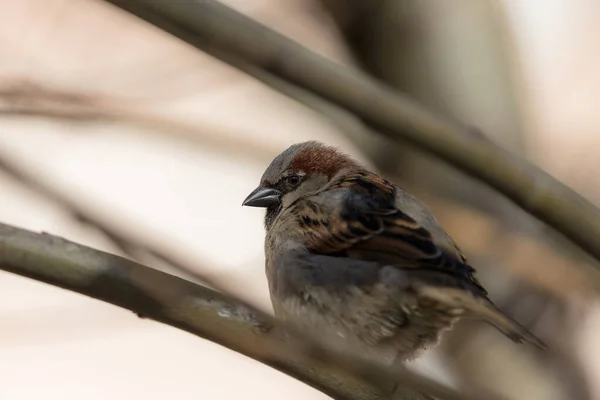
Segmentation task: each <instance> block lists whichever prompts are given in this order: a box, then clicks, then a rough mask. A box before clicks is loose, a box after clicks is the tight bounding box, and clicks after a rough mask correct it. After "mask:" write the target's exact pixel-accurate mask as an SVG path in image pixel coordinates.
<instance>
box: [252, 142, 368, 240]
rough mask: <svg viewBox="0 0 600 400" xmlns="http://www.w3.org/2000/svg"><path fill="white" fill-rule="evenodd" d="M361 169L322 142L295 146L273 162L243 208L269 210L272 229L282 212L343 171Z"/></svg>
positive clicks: (351, 160) (268, 218)
mask: <svg viewBox="0 0 600 400" xmlns="http://www.w3.org/2000/svg"><path fill="white" fill-rule="evenodd" d="M358 166H359V165H358V164H357V163H356V162H355V161H354V160H353V159H352V158H350V157H349V156H348V155H346V154H344V153H342V152H341V151H339V150H338V149H336V148H335V147H331V146H327V145H325V144H323V143H321V142H317V141H309V142H303V143H297V144H294V145H292V146H290V147H289V148H287V149H286V150H284V151H283V152H282V153H281V154H279V155H278V156H277V157H275V159H273V161H272V162H271V164H270V165H269V166H268V167H267V169H266V171H265V172H264V174H263V176H262V178H261V180H260V184H259V185H258V187H257V188H256V189H254V190H253V191H252V193H250V194H249V195H248V197H246V199H245V200H244V202H243V205H244V206H250V207H264V208H266V209H267V213H266V216H265V226H266V227H267V229H268V228H269V227H270V226H271V225H272V223H273V222H274V221H275V219H276V218H277V216H278V215H279V213H280V212H281V211H282V210H284V209H286V208H287V207H288V206H290V205H291V204H293V203H294V202H296V201H297V200H299V199H301V198H303V197H306V196H309V195H311V194H314V193H315V192H318V191H319V190H320V189H323V188H324V187H325V186H326V185H327V184H328V183H329V182H330V181H331V179H332V178H333V177H334V176H336V175H337V174H339V173H340V172H342V171H344V170H346V169H351V168H355V167H358Z"/></svg>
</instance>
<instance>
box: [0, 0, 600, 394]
mask: <svg viewBox="0 0 600 400" xmlns="http://www.w3.org/2000/svg"><path fill="white" fill-rule="evenodd" d="M224 3H225V4H227V5H228V6H230V7H232V8H234V9H236V10H237V11H239V12H241V13H244V14H246V15H248V16H250V17H252V18H254V19H255V20H257V21H259V22H261V23H263V24H265V25H267V26H269V27H271V28H273V29H275V30H276V31H278V32H280V33H282V34H285V35H287V36H289V37H291V38H293V39H295V40H297V41H298V42H300V43H302V44H304V45H305V46H307V47H309V48H310V49H312V50H314V51H316V52H319V53H321V54H323V55H325V56H327V57H329V58H331V59H333V60H335V61H337V62H339V63H342V64H346V65H349V66H352V67H355V68H361V69H363V70H365V71H368V72H369V73H371V74H373V75H374V76H376V77H378V78H379V79H381V80H383V81H385V82H387V83H388V84H389V85H392V86H394V87H396V88H397V89H399V90H401V91H403V92H405V93H407V94H409V95H410V96H412V97H413V98H415V99H417V100H418V101H420V102H421V103H423V104H425V105H427V106H428V107H429V108H431V109H433V110H435V111H437V112H438V113H440V114H444V115H447V116H451V117H453V118H457V119H459V120H461V121H462V122H464V123H466V124H469V125H472V126H476V127H478V128H480V129H481V130H483V131H484V132H485V133H486V134H487V135H488V136H490V138H491V140H493V141H494V142H496V143H498V144H500V145H502V146H505V147H507V148H509V149H510V150H511V151H513V152H515V153H518V154H520V155H521V156H523V157H526V158H528V159H529V160H531V161H532V162H535V163H536V164H538V165H539V166H540V167H542V168H543V169H545V170H546V171H548V172H549V173H551V174H552V175H554V176H555V177H557V178H559V179H560V180H562V181H563V182H565V183H566V184H568V185H569V186H571V187H572V188H573V189H575V190H576V191H578V192H579V193H581V194H583V195H584V196H586V197H587V198H589V199H590V200H592V201H593V202H595V203H596V204H597V205H600V182H599V181H598V179H597V174H598V171H599V168H600V158H599V157H598V156H597V154H598V151H599V150H600V135H599V134H598V132H599V130H600V113H599V112H598V104H600V73H598V71H600V51H598V50H599V49H600V24H599V22H600V2H597V1H595V0H569V1H567V0H545V1H543V2H541V1H537V2H534V1H529V2H524V1H517V0H455V1H443V0H371V1H364V0H286V1H281V0H227V1H224ZM0 60H2V62H1V63H0V159H3V160H7V161H10V163H12V164H14V165H18V166H19V167H20V168H22V169H24V170H27V171H29V172H30V173H32V174H34V175H35V176H37V177H38V179H39V180H41V181H43V182H45V183H47V184H48V185H51V186H52V187H53V188H54V189H55V190H57V191H60V192H61V193H63V194H64V195H65V196H68V197H69V199H71V200H72V201H73V202H76V203H77V204H79V205H80V206H81V207H83V208H85V209H86V210H88V211H89V213H90V214H93V215H95V216H97V217H98V218H102V219H103V220H104V221H106V224H108V225H110V226H111V227H112V228H113V229H114V230H115V231H118V232H122V233H123V234H124V235H127V236H129V237H134V238H139V239H140V240H143V241H145V242H147V243H150V244H152V245H153V246H154V247H155V248H158V249H160V250H161V251H163V252H165V253H168V254H173V255H176V256H177V257H178V259H180V260H182V262H184V263H185V264H186V265H189V266H193V267H194V268H196V269H197V270H198V271H199V272H202V274H204V275H208V276H210V277H212V278H214V279H217V280H219V281H220V282H221V283H224V284H225V286H227V288H228V289H230V290H231V291H233V292H236V293H239V295H240V296H241V297H243V298H244V299H245V300H247V301H249V302H251V303H252V304H254V305H256V306H257V307H260V308H262V309H264V310H267V311H268V312H270V310H271V308H270V304H269V300H268V292H267V286H266V280H265V276H264V270H263V268H264V266H263V262H264V260H263V253H262V252H263V247H262V246H263V236H264V232H263V225H262V218H263V215H262V211H261V210H257V209H249V208H242V207H241V202H242V200H243V199H244V198H245V196H246V195H247V194H248V193H249V192H250V191H251V190H252V189H253V188H254V187H255V186H256V184H257V183H258V181H259V178H260V175H261V174H262V172H263V170H264V169H265V167H266V166H267V164H268V163H269V162H270V160H271V159H272V158H273V157H274V156H275V155H276V154H278V153H279V152H280V151H281V150H283V149H284V148H285V147H287V146H288V145H290V144H292V143H295V142H299V141H304V140H309V139H318V140H321V141H325V142H327V143H330V144H335V145H338V146H340V147H342V148H343V149H344V150H345V151H347V152H349V153H351V154H352V155H354V156H355V157H357V158H359V159H360V160H361V161H363V162H364V163H365V164H367V165H369V166H371V167H373V168H376V169H377V170H378V171H380V172H381V173H383V174H385V175H386V177H388V178H390V179H392V180H394V181H395V182H396V183H398V184H399V185H401V186H404V187H406V188H407V189H409V190H411V191H412V192H414V193H415V194H417V195H418V196H420V197H421V198H422V199H423V200H425V201H426V202H427V204H428V205H430V207H431V208H432V210H433V211H434V213H435V214H436V216H438V218H439V219H440V221H441V222H442V224H443V225H444V227H445V228H446V229H447V230H448V231H449V232H450V233H451V235H452V236H454V238H455V239H456V240H457V242H458V243H459V245H460V246H461V247H462V249H463V250H464V252H465V253H466V255H467V257H468V258H469V259H470V260H471V261H472V263H473V264H474V265H475V266H476V267H477V268H478V270H479V275H480V276H481V281H482V282H483V284H484V286H486V287H488V288H489V291H490V293H491V297H492V298H493V299H494V300H495V301H496V302H497V304H498V305H499V306H500V307H501V308H502V309H504V310H506V311H507V312H508V313H510V314H511V315H512V316H513V317H514V318H516V319H517V320H519V321H520V322H521V323H523V324H524V325H526V326H528V327H529V328H530V329H531V330H533V331H534V332H535V333H536V334H537V335H539V336H540V337H542V338H543V339H544V340H545V341H547V342H548V343H549V344H550V346H551V347H552V351H551V352H550V353H548V354H546V355H543V356H540V355H539V354H533V353H531V354H530V353H529V352H528V350H527V349H525V348H523V347H521V346H515V345H514V344H513V343H512V342H510V341H507V340H506V339H505V338H504V337H502V336H500V335H499V334H498V333H496V331H495V330H493V329H491V328H488V327H486V326H481V325H480V324H466V323H464V324H463V323H461V324H460V325H459V326H457V328H456V329H454V330H453V331H452V332H450V333H448V334H446V335H445V337H444V340H443V342H442V343H441V344H440V346H438V347H437V348H436V349H435V350H431V351H428V352H427V353H426V354H425V356H424V357H423V358H422V359H420V360H418V361H417V362H415V363H414V364H412V365H411V368H414V369H416V370H419V371H422V372H423V373H425V374H428V375H430V376H432V377H434V378H436V379H439V380H441V381H443V382H444V383H447V384H450V385H453V386H455V387H457V388H460V389H461V390H464V391H467V392H469V393H471V394H473V395H476V396H479V398H495V399H507V400H510V399H515V400H517V399H527V400H538V399H539V400H542V399H543V400H562V399H565V400H566V399H574V400H580V399H581V400H584V399H590V400H591V399H600V361H598V360H600V340H599V339H598V337H599V334H600V303H598V301H597V299H596V292H597V289H598V286H597V284H596V283H595V282H598V280H597V279H598V276H597V272H596V268H597V267H598V266H597V265H596V264H595V263H594V262H593V261H591V260H590V259H588V258H587V257H586V256H585V255H584V254H581V252H579V251H578V250H577V249H575V248H573V246H571V245H569V244H568V243H567V242H566V241H565V240H564V239H563V238H561V237H560V236H558V235H557V234H556V233H554V232H553V231H552V230H550V229H548V228H547V227H546V226H544V225H542V224H540V223H538V222H537V221H535V220H533V219H532V218H531V217H529V216H528V215H526V214H524V213H523V212H521V211H520V210H518V209H517V208H516V207H515V206H513V205H512V204H511V203H509V202H508V201H507V200H506V199H504V198H503V197H502V196H500V195H498V194H497V193H495V192H494V191H492V190H491V189H489V188H487V187H485V186H484V185H482V184H481V183H478V182H475V181H474V180H472V179H470V178H469V177H467V176H465V175H464V174H462V173H460V172H458V171H456V170H454V169H453V168H452V167H450V166H448V165H447V164H445V163H442V162H439V161H438V160H436V159H433V158H431V157H429V156H428V155H426V154H423V153H421V152H420V151H417V150H416V149H414V148H412V147H411V146H409V145H403V144H402V143H390V142H388V141H387V140H386V139H384V138H382V137H381V136H379V135H378V134H377V133H376V132H373V131H372V130H371V129H370V128H368V127H367V126H365V125H363V124H362V122H361V121H360V120H358V119H356V118H354V117H353V116H351V115H349V114H347V113H346V112H344V111H343V110H340V109H338V108H336V107H334V106H332V105H330V104H327V103H325V102H323V101H321V100H319V99H317V98H315V97H314V96H310V95H307V94H306V93H303V92H302V91H299V90H296V89H294V88H287V89H286V90H287V93H286V94H282V93H281V92H279V91H276V90H274V89H273V88H272V87H271V86H270V85H269V84H268V81H267V82H266V83H265V81H259V80H256V79H255V78H252V77H250V76H248V75H246V74H244V73H242V72H240V71H238V70H236V69H234V68H232V67H230V66H228V65H226V64H224V63H222V62H220V61H218V60H216V59H214V58H212V57H211V56H208V55H206V54H204V53H202V52H200V51H198V50H196V49H194V48H192V47H191V46H188V45H186V44H184V43H182V42H180V41H178V40H176V39H174V38H172V37H170V36H169V35H168V34H165V33H163V32H162V31H160V30H158V29H156V28H154V27H151V26H149V25H147V24H145V23H143V22H141V21H139V20H137V19H135V18H133V17H131V16H129V15H128V14H125V13H124V12H122V11H120V10H118V9H116V8H114V7H112V6H110V5H107V4H106V3H104V2H102V1H100V0H19V1H14V0H0ZM0 185H1V191H0V221H1V222H3V223H7V224H13V225H16V226H19V227H23V228H26V229H30V230H34V231H45V232H49V233H52V234H56V235H59V236H62V237H65V238H67V239H70V240H73V241H76V242H79V243H82V244H86V245H89V246H92V247H95V248H98V249H102V250H105V251H109V252H113V253H117V254H122V253H120V250H119V248H117V247H115V246H114V245H113V244H112V242H111V241H110V240H108V238H107V237H105V236H104V235H103V234H102V233H101V232H99V231H98V230H96V229H94V228H93V227H91V226H89V225H85V224H82V223H81V222H78V221H76V220H75V219H73V218H72V216H71V215H70V214H69V213H68V212H66V211H65V210H64V209H62V208H61V207H59V206H57V205H56V204H53V203H51V202H48V201H47V200H46V199H44V198H43V197H40V196H39V195H38V194H36V193H35V192H34V191H32V190H31V189H30V188H28V187H26V186H24V185H23V184H22V183H21V182H18V181H16V180H14V179H13V178H12V177H10V176H9V175H7V174H5V173H3V172H2V171H0ZM141 261H143V262H145V263H148V264H149V265H152V266H154V267H156V268H161V269H164V270H167V271H169V272H170V273H174V274H179V275H181V276H184V277H186V278H189V279H193V276H192V275H193V274H191V275H190V274H186V273H184V272H182V271H178V270H175V269H173V268H171V267H169V266H165V265H161V264H159V263H157V262H156V261H155V260H151V259H143V258H142V259H141ZM0 321H1V322H0V324H1V328H0V376H1V377H2V379H0V399H1V400H16V399H61V400H64V399H105V398H111V399H115V400H118V399H132V398H144V399H148V400H150V399H163V398H165V397H169V398H174V397H176V398H178V399H182V400H183V399H198V398H211V399H212V398H214V399H234V398H235V399H237V398H239V397H240V396H241V395H242V396H244V397H245V398H248V399H279V398H281V396H282V393H285V398H287V399H324V398H326V396H325V395H323V394H321V393H319V392H317V391H316V390H314V389H311V388H308V387H307V386H305V385H304V384H302V383H299V382H297V381H295V380H293V379H291V378H289V377H287V376H285V375H283V374H281V373H279V372H277V371H274V370H272V369H270V368H268V367H265V366H263V365H261V364H259V363H257V362H254V361H252V360H249V359H247V358H245V357H243V356H240V355H238V354H236V353H234V352H231V351H229V350H226V349H223V348H221V347H218V346H216V345H214V344H212V343H210V342H208V341H205V340H202V339H199V338H197V337H194V336H192V335H190V334H187V333H184V332H181V331H179V330H177V329H175V328H171V327H168V326H164V325H161V324H159V323H155V322H152V321H148V320H142V319H139V318H137V317H136V316H135V315H134V314H132V313H131V312H128V311H125V310H122V309H119V308H117V307H114V306H111V305H107V304H104V303H102V302H99V301H96V300H93V299H90V298H87V297H84V296H81V295H78V294H73V293H70V292H68V291H65V290H61V289H58V288H55V287H52V286H49V285H45V284H42V283H38V282H35V281H32V280H28V279H25V278H21V277H18V276H15V275H12V274H9V273H5V272H0ZM232 382H234V383H235V384H232Z"/></svg>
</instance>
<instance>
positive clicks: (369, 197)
mask: <svg viewBox="0 0 600 400" xmlns="http://www.w3.org/2000/svg"><path fill="white" fill-rule="evenodd" d="M243 205H245V206H252V207H264V208H266V216H265V227H266V232H267V233H266V239H265V253H266V274H267V279H268V282H269V291H270V295H271V301H272V303H273V308H274V312H275V316H276V317H278V318H280V319H282V320H285V321H287V322H289V323H291V324H293V325H295V326H296V327H298V328H300V329H302V330H303V331H304V332H306V333H308V334H311V335H312V336H314V337H315V338H316V339H317V340H320V341H322V342H325V343H324V344H326V345H328V346H331V347H333V348H335V349H337V350H341V351H351V352H353V353H356V354H357V355H361V356H366V357H369V358H375V359H377V360H380V361H384V362H386V363H389V362H392V361H393V360H394V359H400V360H410V359H413V358H414V357H415V356H417V355H418V353H419V351H420V350H422V349H425V348H427V347H430V346H432V345H434V344H435V343H436V342H437V341H438V338H439V336H440V333H441V332H442V331H444V330H447V329H450V328H451V327H452V325H453V323H454V322H455V321H456V320H457V319H458V318H459V317H477V318H481V319H483V320H485V321H487V322H489V323H491V324H492V325H494V326H495V327H496V328H498V329H499V330H500V331H501V332H503V333H504V334H505V335H507V336H508V337H509V338H511V339H512V340H514V341H515V342H523V341H526V342H530V343H532V344H534V345H536V346H540V347H543V346H544V345H543V343H542V342H541V341H540V340H539V339H537V338H536V337H535V336H533V335H532V334H531V333H529V332H528V331H527V330H526V329H525V328H523V327H521V326H520V325H518V324H517V323H516V322H514V321H513V320H511V319H509V318H508V317H507V316H506V315H504V314H503V313H502V312H500V311H499V310H498V309H497V308H496V306H495V305H494V304H493V303H492V301H491V300H490V299H489V298H488V296H487V292H486V290H485V289H484V288H483V287H482V286H481V284H480V283H479V281H478V280H477V278H475V270H474V269H473V268H472V267H471V266H470V265H468V264H467V260H466V259H465V257H464V256H463V255H462V253H461V252H460V250H459V248H458V247H457V245H456V244H455V242H454V241H453V240H452V238H450V236H449V235H448V234H447V233H446V232H445V231H444V229H442V227H441V226H440V225H439V223H438V222H437V220H436V219H435V217H434V216H433V215H432V214H431V212H430V211H429V209H428V208H427V207H426V206H425V205H424V204H423V203H421V202H420V201H419V200H417V199H416V198H414V197H413V196H412V195H410V194H409V193H408V192H406V191H405V190H404V189H402V188H400V187H398V186H396V185H394V184H393V183H391V182H389V181H387V180H385V179H383V178H382V177H380V176H378V175H377V174H375V173H373V172H370V171H368V170H367V169H365V168H364V167H362V166H361V165H359V164H358V163H357V162H355V161H354V160H353V159H352V158H350V157H349V156H347V155H345V154H343V153H341V152H340V151H338V150H337V149H335V148H333V147H329V146H326V145H324V144H322V143H319V142H315V141H310V142H305V143H299V144H295V145H293V146H291V147H289V148H288V149H287V150H285V151H284V152H282V153H281V154H279V155H278V156H277V157H276V158H275V159H274V160H273V161H272V162H271V164H270V165H269V167H268V168H267V170H266V171H265V173H264V175H263V176H262V179H261V181H260V185H259V186H258V187H257V188H256V189H255V190H254V191H253V192H252V193H250V195H249V196H248V197H247V198H246V199H245V200H244V202H243Z"/></svg>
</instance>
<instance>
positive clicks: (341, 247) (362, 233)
mask: <svg viewBox="0 0 600 400" xmlns="http://www.w3.org/2000/svg"><path fill="white" fill-rule="evenodd" d="M398 190H400V188H398V187H397V186H395V185H393V184H392V183H390V182H388V181H386V180H385V179H383V178H381V177H379V176H378V175H375V174H373V173H370V172H367V171H358V172H355V173H353V174H351V175H348V176H346V177H344V178H343V179H341V180H339V181H337V182H335V183H334V184H333V185H332V186H331V187H330V188H329V189H328V192H329V194H328V195H317V196H314V197H313V198H310V199H307V200H306V201H305V203H304V204H303V205H302V206H301V207H298V208H297V209H296V212H297V213H298V216H299V220H300V223H301V224H302V225H304V226H303V227H302V228H303V231H305V232H310V238H309V239H308V241H307V243H306V244H307V246H308V248H309V249H310V250H312V251H313V252H315V253H320V254H331V255H335V254H339V255H346V256H350V257H352V258H356V259H363V260H369V261H377V262H380V263H382V264H388V265H395V266H399V267H419V268H430V269H435V270H438V271H443V272H446V273H451V274H454V275H458V276H461V277H462V278H464V279H466V280H467V281H468V282H469V283H470V284H473V285H475V286H476V287H477V288H478V289H479V290H480V291H481V293H482V295H484V296H485V295H486V291H485V289H484V288H483V287H482V286H481V285H480V283H479V282H478V281H477V279H476V278H475V276H474V272H475V270H474V269H473V268H472V267H471V266H469V265H467V264H466V260H465V258H464V256H463V255H462V254H461V253H460V251H459V249H458V247H457V246H456V244H455V243H454V242H453V241H452V239H450V237H449V236H448V235H447V234H445V232H444V231H443V229H442V228H441V227H440V226H439V225H438V224H437V222H436V221H435V219H434V218H433V216H432V215H431V213H430V212H429V211H428V210H427V209H426V208H424V206H420V203H414V202H411V203H410V205H411V206H413V207H414V206H415V205H416V206H418V207H420V208H419V211H420V213H421V214H420V215H418V219H419V221H417V219H416V218H413V217H412V216H409V215H408V214H407V213H405V212H404V211H403V209H401V208H400V207H399V205H402V204H398V203H399V202H398ZM331 191H334V192H335V191H338V194H337V195H333V196H332V192H331ZM404 195H406V194H405V193H404ZM332 199H333V200H332ZM411 200H414V199H411ZM331 201H335V202H336V203H337V204H331ZM403 208H404V207H403ZM412 214H413V215H416V214H415V212H412ZM426 225H427V226H426ZM434 234H435V238H434ZM440 239H441V240H440Z"/></svg>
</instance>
